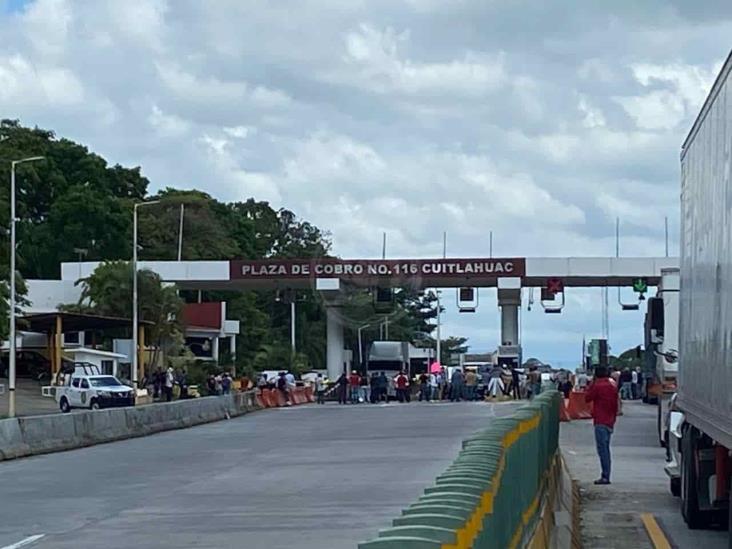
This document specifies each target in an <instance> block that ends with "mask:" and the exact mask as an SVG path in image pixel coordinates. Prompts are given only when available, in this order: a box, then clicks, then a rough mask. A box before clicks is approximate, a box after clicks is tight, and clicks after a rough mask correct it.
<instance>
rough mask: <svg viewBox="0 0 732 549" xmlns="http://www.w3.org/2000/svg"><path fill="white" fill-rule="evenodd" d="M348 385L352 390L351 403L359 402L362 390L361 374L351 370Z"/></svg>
mask: <svg viewBox="0 0 732 549" xmlns="http://www.w3.org/2000/svg"><path fill="white" fill-rule="evenodd" d="M348 385H349V387H350V390H351V404H358V397H359V392H360V390H361V376H360V375H358V374H357V373H356V370H353V371H352V372H351V375H350V377H349V378H348Z"/></svg>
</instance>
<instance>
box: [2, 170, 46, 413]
mask: <svg viewBox="0 0 732 549" xmlns="http://www.w3.org/2000/svg"><path fill="white" fill-rule="evenodd" d="M43 158H44V157H43V156H30V157H28V158H23V159H21V160H13V161H12V162H11V163H10V275H9V276H10V315H9V316H10V351H9V355H8V366H9V367H8V391H9V393H8V417H15V351H16V349H15V347H16V341H15V166H17V165H18V164H22V163H24V162H35V161H36V160H43Z"/></svg>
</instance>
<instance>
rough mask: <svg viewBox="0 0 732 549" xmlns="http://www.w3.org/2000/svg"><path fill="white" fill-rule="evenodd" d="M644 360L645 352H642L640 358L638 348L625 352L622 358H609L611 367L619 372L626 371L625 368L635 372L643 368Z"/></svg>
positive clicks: (611, 356) (621, 355)
mask: <svg viewBox="0 0 732 549" xmlns="http://www.w3.org/2000/svg"><path fill="white" fill-rule="evenodd" d="M644 360H645V351H643V350H641V352H640V357H639V356H638V355H637V352H636V347H633V348H631V349H628V350H627V351H623V352H622V353H621V354H620V356H613V355H610V356H609V357H608V361H609V363H610V367H611V368H615V369H618V370H624V369H625V368H630V369H631V370H634V369H635V368H642V367H643V361H644Z"/></svg>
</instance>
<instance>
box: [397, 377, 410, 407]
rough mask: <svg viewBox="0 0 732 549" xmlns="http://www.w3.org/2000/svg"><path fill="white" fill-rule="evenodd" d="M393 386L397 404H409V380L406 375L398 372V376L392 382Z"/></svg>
mask: <svg viewBox="0 0 732 549" xmlns="http://www.w3.org/2000/svg"><path fill="white" fill-rule="evenodd" d="M394 385H396V393H397V398H398V399H399V402H409V401H410V400H411V398H410V397H409V378H408V377H407V374H405V373H404V372H399V375H398V376H397V377H396V379H395V380H394Z"/></svg>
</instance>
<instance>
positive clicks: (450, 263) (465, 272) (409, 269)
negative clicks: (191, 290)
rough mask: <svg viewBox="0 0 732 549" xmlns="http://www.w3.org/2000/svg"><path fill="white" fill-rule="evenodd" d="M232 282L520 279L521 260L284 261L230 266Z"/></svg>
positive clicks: (523, 273)
mask: <svg viewBox="0 0 732 549" xmlns="http://www.w3.org/2000/svg"><path fill="white" fill-rule="evenodd" d="M230 270H231V272H230V277H231V279H232V280H278V279H282V280H292V279H303V278H329V277H331V278H341V279H344V280H353V281H358V280H373V279H376V280H377V281H378V280H381V279H384V280H387V279H409V278H420V277H421V278H429V279H434V278H440V279H450V278H453V279H462V280H464V279H472V278H475V279H486V278H499V277H520V276H524V275H525V272H526V262H525V260H524V259H523V258H513V259H505V258H501V259H496V258H490V259H385V260H372V259H336V258H322V259H305V260H297V259H284V260H262V261H245V260H236V261H231V263H230Z"/></svg>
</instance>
